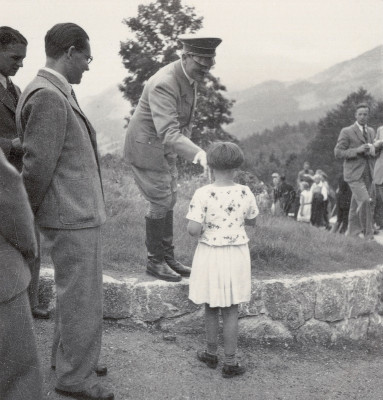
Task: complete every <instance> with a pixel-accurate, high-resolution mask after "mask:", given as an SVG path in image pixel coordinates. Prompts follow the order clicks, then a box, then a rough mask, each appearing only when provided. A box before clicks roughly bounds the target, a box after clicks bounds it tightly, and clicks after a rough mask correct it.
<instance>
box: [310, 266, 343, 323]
mask: <svg viewBox="0 0 383 400" xmlns="http://www.w3.org/2000/svg"><path fill="white" fill-rule="evenodd" d="M345 281H346V279H345V278H344V277H343V276H342V275H341V274H333V276H330V275H328V276H326V278H323V279H322V280H321V281H320V282H319V285H318V289H317V296H316V304H315V319H317V320H320V321H327V322H334V321H341V320H342V319H344V318H346V316H347V308H348V307H347V287H346V282H345Z"/></svg>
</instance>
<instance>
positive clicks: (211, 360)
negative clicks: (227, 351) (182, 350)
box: [197, 350, 218, 369]
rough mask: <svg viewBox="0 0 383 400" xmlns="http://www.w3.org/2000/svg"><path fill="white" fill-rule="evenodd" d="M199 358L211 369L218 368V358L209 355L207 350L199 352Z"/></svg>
mask: <svg viewBox="0 0 383 400" xmlns="http://www.w3.org/2000/svg"><path fill="white" fill-rule="evenodd" d="M197 358H198V360H200V361H202V362H203V363H205V364H206V365H207V366H208V367H209V368H212V369H215V368H217V365H218V357H217V356H216V355H215V354H209V353H208V352H207V351H206V350H198V351H197Z"/></svg>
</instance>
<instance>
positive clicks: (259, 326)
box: [239, 315, 293, 344]
mask: <svg viewBox="0 0 383 400" xmlns="http://www.w3.org/2000/svg"><path fill="white" fill-rule="evenodd" d="M239 335H240V336H241V337H244V338H246V339H252V340H255V341H258V342H262V343H289V344H291V343H292V342H293V336H292V334H291V333H290V331H289V330H288V329H287V328H286V327H285V326H284V325H283V324H282V323H281V322H279V321H273V320H272V319H270V318H268V317H266V316H264V315H261V316H258V317H246V318H241V319H240V320H239Z"/></svg>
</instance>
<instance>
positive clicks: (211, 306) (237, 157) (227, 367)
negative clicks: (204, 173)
mask: <svg viewBox="0 0 383 400" xmlns="http://www.w3.org/2000/svg"><path fill="white" fill-rule="evenodd" d="M243 161H244V156H243V153H242V151H241V149H240V148H239V147H238V146H237V145H236V144H234V143H230V142H220V143H216V144H214V145H212V146H211V148H210V149H209V151H208V152H207V162H208V165H209V167H210V169H211V171H212V174H213V175H214V178H215V180H214V183H212V184H210V185H207V186H203V187H201V188H199V189H197V190H196V192H195V194H194V196H193V199H192V200H191V203H190V206H189V212H188V214H187V216H186V218H187V219H189V224H188V232H189V234H190V235H192V236H199V240H198V242H199V243H198V246H197V249H196V252H195V254H194V259H193V266H192V272H191V275H190V288H189V298H190V300H192V301H193V302H194V303H196V304H203V303H205V325H206V339H207V349H206V350H204V351H202V350H200V351H198V352H197V357H198V359H199V360H200V361H202V362H204V363H206V364H207V366H208V367H210V368H216V367H217V364H218V357H217V347H218V325H219V321H218V313H219V310H221V314H222V318H223V338H224V351H225V362H224V365H223V368H222V375H223V377H225V378H230V377H232V376H235V375H241V374H243V373H244V372H245V368H244V367H243V366H241V365H240V364H239V363H238V362H237V361H236V358H235V353H236V350H237V336H238V304H239V303H242V302H247V301H249V300H250V290H251V269H250V268H251V266H250V253H249V248H248V245H247V243H248V241H249V239H248V237H247V235H246V231H245V224H247V225H252V226H254V225H255V217H256V216H257V214H258V212H259V211H258V207H257V204H256V202H255V197H254V195H253V194H252V192H251V191H250V189H249V188H248V187H247V186H243V185H239V184H236V183H234V181H233V179H234V175H235V172H236V168H238V167H239V166H240V165H241V164H242V163H243Z"/></svg>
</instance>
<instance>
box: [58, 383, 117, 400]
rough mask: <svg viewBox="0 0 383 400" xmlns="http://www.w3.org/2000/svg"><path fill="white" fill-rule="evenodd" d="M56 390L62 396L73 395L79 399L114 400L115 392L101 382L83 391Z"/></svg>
mask: <svg viewBox="0 0 383 400" xmlns="http://www.w3.org/2000/svg"><path fill="white" fill-rule="evenodd" d="M55 391H56V392H57V393H59V394H61V395H62V396H67V397H73V398H74V399H79V400H113V399H114V394H113V392H111V391H110V390H109V389H107V388H105V387H104V386H102V385H100V384H99V383H96V384H94V385H93V386H90V387H89V388H87V389H84V390H82V391H81V392H68V391H66V390H61V389H57V388H56V389H55Z"/></svg>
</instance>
